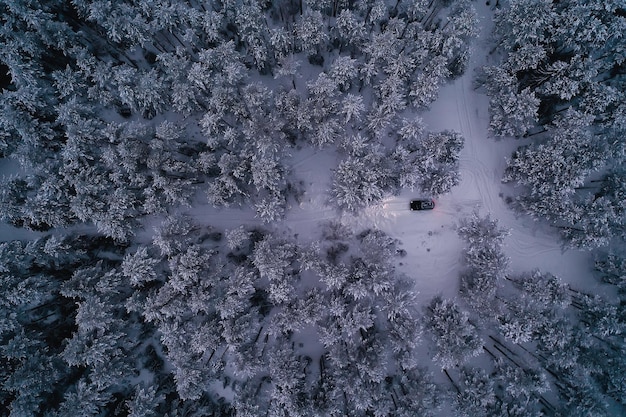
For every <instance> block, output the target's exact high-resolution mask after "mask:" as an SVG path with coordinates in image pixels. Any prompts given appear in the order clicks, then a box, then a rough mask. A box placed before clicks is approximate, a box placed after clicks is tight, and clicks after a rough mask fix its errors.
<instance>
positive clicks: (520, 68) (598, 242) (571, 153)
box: [481, 0, 626, 248]
mask: <svg viewBox="0 0 626 417" xmlns="http://www.w3.org/2000/svg"><path fill="white" fill-rule="evenodd" d="M494 19H495V30H494V41H495V47H494V48H493V50H492V53H494V54H497V55H498V56H499V58H500V59H499V61H500V62H499V64H498V65H494V66H488V67H485V68H484V73H483V74H482V78H483V79H482V80H481V82H482V83H483V85H484V86H485V88H486V91H487V93H488V94H489V97H490V105H489V107H490V112H491V129H492V131H493V133H494V134H495V135H497V136H514V137H518V138H519V137H524V138H528V137H532V138H533V140H532V141H531V143H529V144H528V145H524V146H522V147H520V148H519V149H518V150H517V151H516V152H515V153H514V154H513V155H512V157H511V159H510V161H509V167H508V169H507V171H506V173H505V175H504V178H503V180H504V181H506V182H512V183H515V184H517V185H519V186H521V188H522V191H521V193H520V195H518V196H516V197H515V201H514V202H513V205H514V206H515V207H516V208H517V209H519V210H520V211H521V212H523V213H525V214H528V215H530V216H533V217H535V218H537V219H541V220H548V221H550V222H551V223H552V224H553V225H554V226H555V227H558V228H560V229H561V230H562V235H563V238H564V240H565V241H566V242H567V244H569V245H572V246H576V247H583V248H595V247H601V246H606V245H608V244H610V243H611V241H612V240H613V239H614V238H615V239H618V240H620V241H623V237H624V233H625V228H624V227H625V225H626V182H625V181H624V175H625V163H626V142H625V141H624V136H625V134H626V96H625V94H626V55H625V52H624V46H625V45H626V39H625V38H624V36H625V35H624V33H626V7H625V5H624V4H623V3H622V2H620V1H607V2H601V3H597V2H587V1H578V0H568V1H558V2H556V1H555V2H552V1H547V0H523V1H512V2H511V4H510V7H508V8H505V9H501V10H498V11H497V12H496V13H495V17H494Z"/></svg>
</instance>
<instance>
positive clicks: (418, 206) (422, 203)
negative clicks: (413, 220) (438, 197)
mask: <svg viewBox="0 0 626 417" xmlns="http://www.w3.org/2000/svg"><path fill="white" fill-rule="evenodd" d="M409 207H410V209H411V210H432V209H434V208H435V202H434V201H433V200H411V204H410V206H409Z"/></svg>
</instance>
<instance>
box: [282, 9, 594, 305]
mask: <svg viewBox="0 0 626 417" xmlns="http://www.w3.org/2000/svg"><path fill="white" fill-rule="evenodd" d="M475 7H476V8H477V11H478V14H479V16H480V18H481V25H480V27H481V33H480V35H479V38H478V39H477V40H476V41H475V43H474V48H473V50H472V56H471V60H470V65H469V68H468V70H467V71H466V72H465V74H464V75H463V76H462V77H461V78H459V79H457V80H455V81H454V82H453V83H451V84H448V85H446V86H444V87H443V88H442V89H441V90H440V92H439V98H438V99H437V101H436V102H435V103H433V104H432V106H431V109H430V110H429V111H428V112H427V113H425V114H423V115H422V117H423V119H424V121H425V122H426V125H427V128H428V130H430V131H442V130H455V131H458V132H460V133H462V135H463V136H464V137H465V146H464V149H463V150H462V152H461V157H460V174H461V183H460V184H459V185H458V186H457V187H455V188H453V190H452V191H451V192H450V193H449V194H447V195H444V196H441V197H440V198H438V199H437V201H436V207H435V209H434V210H433V211H430V212H411V211H410V210H409V207H408V205H409V200H410V199H412V198H416V197H428V196H421V195H419V193H418V192H413V191H411V190H404V191H403V192H401V193H400V194H399V195H397V196H392V197H389V198H387V199H385V200H384V201H383V202H382V203H381V204H378V205H376V206H372V207H369V208H367V209H365V210H363V212H362V213H359V214H358V215H356V216H354V215H350V214H343V215H342V216H341V221H342V222H343V223H346V224H350V225H352V226H354V227H355V228H371V227H376V228H380V229H381V230H383V231H385V232H386V233H388V234H389V235H390V236H392V237H394V238H397V239H399V240H401V241H402V248H403V249H404V250H406V252H407V256H406V257H404V258H402V259H400V261H399V262H400V268H401V269H402V270H403V271H404V272H405V273H406V274H407V275H409V276H411V277H413V278H415V281H416V290H417V291H419V293H420V298H421V299H422V300H426V299H429V298H430V297H432V296H433V295H435V294H438V293H442V294H443V295H444V296H446V297H453V296H455V295H456V293H457V289H458V274H459V271H460V270H461V268H462V263H461V250H462V248H463V242H461V240H460V239H459V238H458V237H457V234H456V231H455V226H456V224H457V222H458V220H459V219H460V218H462V217H464V216H467V215H469V214H471V213H472V212H473V211H475V210H477V211H478V212H479V213H481V214H483V215H484V214H487V213H489V214H491V216H492V217H493V218H495V219H497V220H498V221H499V223H500V225H502V226H504V227H506V228H508V229H509V230H510V232H511V235H510V236H509V237H508V238H507V239H506V241H505V251H506V253H507V255H508V256H509V257H510V260H511V271H512V273H517V272H522V271H528V270H532V269H536V268H538V269H541V270H543V271H549V272H551V273H553V274H555V275H557V276H559V277H560V278H562V279H563V280H564V281H566V282H568V283H570V284H572V285H573V286H574V287H578V288H581V287H584V288H587V289H590V287H591V286H595V285H596V284H594V283H593V282H590V280H589V276H590V271H591V263H590V255H589V253H588V252H584V251H578V250H572V249H569V250H565V251H564V250H563V248H562V245H561V242H560V240H559V236H558V233H557V232H556V230H555V229H552V228H550V227H549V226H548V225H546V224H540V223H537V222H534V221H533V220H531V219H529V218H526V217H518V216H516V213H514V212H513V211H512V210H511V209H510V208H509V207H508V206H507V204H506V202H505V201H504V198H505V197H506V195H507V194H508V195H511V194H513V193H514V192H515V190H514V189H513V188H512V187H511V186H509V185H506V184H502V183H501V180H500V179H501V178H502V173H503V172H504V169H505V167H506V158H507V157H508V156H509V155H511V153H512V152H513V150H515V149H516V148H517V147H518V146H520V145H521V144H522V142H520V141H515V140H513V139H510V140H499V141H496V140H495V139H493V138H492V137H490V135H489V133H488V125H489V114H488V98H487V96H486V95H485V94H482V93H480V92H477V91H476V90H475V89H474V85H473V77H474V75H475V71H474V70H475V69H476V68H478V67H480V66H481V65H484V64H485V62H486V60H487V59H488V50H489V48H488V46H487V44H488V36H489V33H490V31H491V27H492V24H491V18H492V11H491V10H490V8H489V7H488V6H486V5H485V4H484V3H483V2H477V3H475ZM335 158H336V154H335V153H334V152H332V151H330V150H329V151H313V150H307V151H306V152H301V153H299V154H296V155H294V158H293V159H294V162H293V165H292V169H293V174H294V175H295V176H297V177H299V178H301V179H303V180H304V181H305V187H306V194H305V196H304V198H303V201H302V203H301V204H300V205H299V206H295V207H293V208H292V209H291V210H290V211H289V213H288V214H287V216H286V219H285V221H284V225H285V226H286V227H287V229H288V230H290V231H291V232H293V233H294V234H298V236H299V237H301V238H305V239H306V237H309V238H311V239H314V238H316V237H317V236H316V233H315V230H316V228H317V225H318V222H319V221H322V220H329V219H332V218H335V217H336V216H337V213H336V212H335V210H334V209H332V208H331V207H330V206H329V205H328V204H327V198H328V197H327V189H328V188H329V175H330V172H329V171H330V169H331V168H332V167H334V166H336V159H335Z"/></svg>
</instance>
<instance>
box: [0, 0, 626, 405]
mask: <svg viewBox="0 0 626 417" xmlns="http://www.w3.org/2000/svg"><path fill="white" fill-rule="evenodd" d="M587 3H588V2H585V1H582V0H560V1H555V2H552V1H549V0H511V1H500V2H498V4H497V6H496V7H494V9H495V12H494V22H495V29H494V33H493V38H492V39H491V44H492V48H493V49H492V50H491V54H490V56H491V61H492V63H491V64H490V65H487V66H484V67H482V68H481V69H480V71H479V72H478V73H477V74H476V80H475V84H476V88H477V89H479V90H480V91H484V92H485V93H486V94H487V95H488V96H489V111H490V116H491V122H490V128H491V131H492V134H493V135H494V136H496V137H499V138H501V140H512V139H511V137H515V138H517V139H519V140H520V141H523V145H522V146H521V147H520V148H519V149H518V150H517V151H515V152H514V153H513V155H511V157H510V159H509V160H508V162H507V164H508V166H507V169H506V171H505V172H504V177H503V181H504V182H506V183H513V184H515V185H517V186H518V187H516V188H515V189H514V194H515V195H513V196H511V197H509V198H508V199H509V202H510V204H511V206H512V208H513V209H514V210H517V211H519V212H520V214H521V215H529V216H531V217H533V218H535V219H537V220H538V221H541V222H548V223H549V224H550V225H552V226H554V227H556V228H558V229H559V230H561V231H562V239H563V242H564V245H565V246H568V247H569V246H571V247H577V248H585V249H593V250H594V255H595V259H596V262H595V264H594V271H593V275H592V276H590V277H589V280H594V279H599V280H600V282H602V284H603V285H605V286H606V287H607V288H610V291H609V292H610V293H611V294H612V295H611V296H606V295H602V296H600V295H596V294H592V293H589V292H587V291H585V290H582V289H578V288H574V287H572V286H570V285H569V284H566V283H565V282H563V281H562V280H561V279H560V278H559V277H557V276H555V275H553V274H551V273H550V272H545V271H539V270H532V269H531V270H529V271H527V272H524V273H512V272H511V271H510V269H509V259H508V258H507V256H506V255H505V253H504V251H503V249H502V245H503V242H504V241H505V239H506V237H507V235H508V230H506V229H505V228H504V227H501V226H500V225H499V223H498V221H497V219H494V218H492V217H490V216H489V215H482V214H479V213H478V212H476V213H475V214H474V215H472V216H469V217H462V218H459V219H458V224H457V225H456V233H457V234H458V236H459V238H460V239H461V240H462V241H463V242H464V249H463V252H462V254H461V257H462V265H463V266H462V272H461V274H460V276H459V277H458V280H459V294H458V297H455V298H446V297H443V296H435V297H434V298H432V299H430V300H429V301H428V302H426V303H418V302H417V301H416V290H415V288H414V280H415V277H414V276H409V275H407V274H406V273H404V272H402V271H401V268H399V267H398V266H399V265H402V262H403V258H404V257H406V256H407V253H406V251H405V250H404V249H402V247H401V242H400V241H398V240H397V239H395V238H393V237H390V236H389V235H388V234H385V233H384V232H382V231H380V230H378V229H376V228H374V227H371V228H365V229H362V230H354V229H353V228H351V227H348V226H347V225H345V224H343V223H342V222H340V221H339V220H338V219H339V217H340V214H341V213H344V212H346V213H354V212H358V211H359V210H361V209H363V208H365V207H368V206H372V205H374V204H376V203H378V202H381V201H382V200H383V199H384V198H385V197H386V196H389V195H393V194H395V193H398V192H399V191H400V190H402V189H415V190H419V192H420V193H422V194H424V195H429V196H433V197H436V196H438V195H442V194H446V193H448V192H450V191H451V190H452V189H453V187H455V186H456V185H458V184H459V182H460V174H459V158H460V156H459V155H460V153H461V151H462V150H463V146H464V143H465V139H464V137H463V136H462V135H461V134H460V133H458V132H455V131H453V130H443V131H437V132H434V131H429V130H428V128H427V126H426V125H425V123H424V122H423V121H422V119H421V118H420V112H422V111H425V110H426V109H428V108H429V106H430V105H431V104H432V103H434V102H435V100H436V99H437V96H438V92H439V90H440V88H441V87H442V86H444V85H445V84H447V83H450V82H454V80H456V79H458V78H459V77H461V76H462V75H463V74H464V73H465V71H466V69H467V68H468V63H469V59H470V51H471V45H472V42H473V41H474V38H475V37H476V36H477V34H478V28H479V20H478V16H477V13H476V10H475V7H474V5H475V3H472V2H471V1H469V0H393V1H388V0H363V1H353V0H222V1H218V0H188V1H175V0H124V1H116V2H110V1H100V0H94V1H92V0H71V1H62V0H52V1H46V2H36V1H32V0H15V1H11V0H0V24H1V25H0V165H4V164H7V165H8V164H13V165H10V166H15V167H16V168H15V169H14V170H13V171H14V172H11V173H10V175H7V176H5V177H4V178H2V179H1V181H2V184H1V185H0V220H1V221H2V222H4V223H6V224H9V225H11V226H13V227H15V228H23V229H27V230H30V231H33V232H35V233H36V235H37V236H39V237H38V238H35V239H32V240H14V239H12V238H11V237H10V236H8V237H4V236H3V237H2V239H1V241H2V242H0V291H1V292H2V296H1V297H0V416H3V417H4V416H7V417H8V416H11V417H26V416H37V417H39V416H42V417H43V416H45V417H61V416H72V417H74V416H111V417H113V416H132V417H139V416H169V417H174V416H180V417H183V416H187V417H191V416H198V417H200V416H203V417H204V416H216V417H218V416H251V417H252V416H254V417H256V416H276V417H278V416H282V417H288V416H289V417H291V416H394V417H395V416H407V417H409V416H437V415H442V413H443V415H458V416H468V417H469V416H471V417H479V416H520V417H521V416H542V415H547V416H561V415H571V416H581V417H582V416H609V415H622V414H625V413H626V401H625V398H626V378H625V375H626V349H625V345H624V340H625V339H624V338H625V337H626V333H625V332H626V314H625V313H624V305H625V304H626V252H625V251H624V250H623V248H624V245H623V244H624V242H623V240H624V236H625V234H624V228H625V225H626V218H625V216H626V180H625V179H624V169H625V168H624V163H625V161H626V157H625V155H626V146H625V142H624V134H626V124H625V120H626V118H625V111H626V97H624V94H625V91H626V85H625V82H626V81H625V77H626V74H625V65H626V63H625V62H624V61H625V58H626V57H625V56H624V51H625V50H626V49H625V46H626V40H625V39H624V33H626V8H624V6H623V5H620V4H619V2H618V1H615V2H602V4H599V3H598V4H587ZM592 3H593V2H592ZM485 140H493V139H492V138H485ZM306 148H311V149H317V150H330V151H332V152H335V153H336V155H337V162H336V165H335V166H334V167H333V169H332V172H331V174H330V178H331V181H330V184H329V187H328V191H327V194H328V195H327V200H328V204H329V205H330V206H331V207H333V209H334V210H336V213H337V220H327V221H324V222H321V223H320V224H319V225H318V228H319V238H312V239H302V238H301V237H298V236H297V235H294V234H293V233H289V231H288V230H286V229H285V228H283V227H281V221H282V219H283V218H284V217H285V215H286V214H287V212H288V211H289V207H290V205H292V204H297V203H298V202H299V201H300V199H301V197H302V195H303V193H305V191H306V189H305V188H306V185H305V184H304V181H303V179H304V178H300V177H299V176H298V175H299V174H298V172H295V171H293V170H292V169H291V167H290V164H289V163H288V159H289V157H290V155H291V154H292V153H293V152H297V151H298V150H302V149H306ZM8 166H9V165H8ZM200 204H207V205H211V206H215V207H220V208H222V209H224V210H231V212H232V213H234V214H233V216H236V215H237V214H236V213H237V210H239V209H240V208H241V207H252V208H253V210H254V211H255V213H256V216H257V219H258V222H256V225H250V224H242V225H241V226H239V227H234V228H225V227H223V226H222V225H220V224H213V225H207V224H206V223H203V222H200V221H198V219H195V218H193V216H190V215H183V214H181V212H182V211H181V209H184V208H190V207H194V206H197V205H200ZM155 219H156V220H155ZM242 223H243V222H242ZM154 224H156V227H155V228H154V230H153V231H151V230H150V228H151V226H152V225H154ZM140 231H143V233H141V236H140V233H139V232H140ZM146 235H149V237H148V238H146V237H145V236H146ZM529 268H532V266H529ZM415 274H419V271H415Z"/></svg>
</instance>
